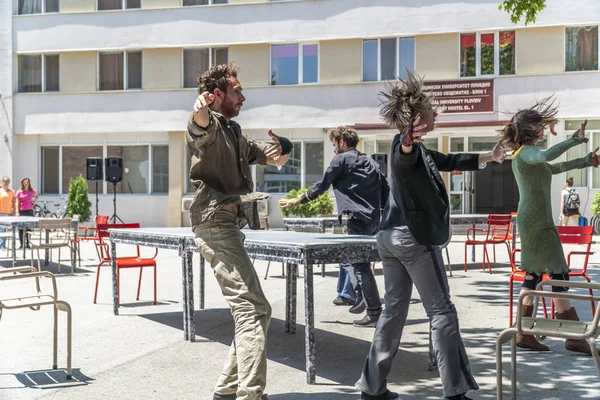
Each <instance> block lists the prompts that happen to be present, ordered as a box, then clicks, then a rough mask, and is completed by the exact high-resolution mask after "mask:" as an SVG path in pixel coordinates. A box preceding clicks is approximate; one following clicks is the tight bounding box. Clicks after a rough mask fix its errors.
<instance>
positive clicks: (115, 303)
mask: <svg viewBox="0 0 600 400" xmlns="http://www.w3.org/2000/svg"><path fill="white" fill-rule="evenodd" d="M110 258H111V261H110V267H111V271H112V284H113V288H112V289H113V290H112V292H113V314H115V315H119V285H118V283H117V244H116V243H115V242H114V241H113V240H110ZM98 268H100V267H98Z"/></svg>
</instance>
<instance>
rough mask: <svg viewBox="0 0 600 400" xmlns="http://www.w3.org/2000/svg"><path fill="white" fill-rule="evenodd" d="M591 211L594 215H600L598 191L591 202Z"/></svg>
mask: <svg viewBox="0 0 600 400" xmlns="http://www.w3.org/2000/svg"><path fill="white" fill-rule="evenodd" d="M592 212H593V213H594V215H596V216H598V217H600V192H598V194H596V197H594V201H593V202H592Z"/></svg>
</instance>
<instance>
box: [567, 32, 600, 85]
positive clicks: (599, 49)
mask: <svg viewBox="0 0 600 400" xmlns="http://www.w3.org/2000/svg"><path fill="white" fill-rule="evenodd" d="M588 26H595V27H597V30H598V38H597V40H596V41H597V42H598V60H597V63H598V68H597V69H590V70H586V71H577V70H575V71H567V29H569V28H585V27H588ZM564 37H565V40H564V41H563V73H566V74H572V73H582V72H583V73H589V72H598V71H600V24H590V25H581V24H578V25H569V26H565V30H564Z"/></svg>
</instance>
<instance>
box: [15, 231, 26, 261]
mask: <svg viewBox="0 0 600 400" xmlns="http://www.w3.org/2000/svg"><path fill="white" fill-rule="evenodd" d="M12 239H13V242H12V246H13V248H12V266H13V268H14V267H15V266H16V265H17V226H16V225H12ZM23 258H25V257H23Z"/></svg>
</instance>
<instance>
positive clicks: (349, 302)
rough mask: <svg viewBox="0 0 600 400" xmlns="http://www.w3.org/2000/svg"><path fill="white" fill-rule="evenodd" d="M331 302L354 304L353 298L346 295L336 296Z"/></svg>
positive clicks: (343, 304) (337, 304)
mask: <svg viewBox="0 0 600 400" xmlns="http://www.w3.org/2000/svg"><path fill="white" fill-rule="evenodd" d="M333 304H334V305H336V306H351V305H353V304H354V300H351V299H349V298H347V297H342V296H338V297H336V299H335V300H333Z"/></svg>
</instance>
